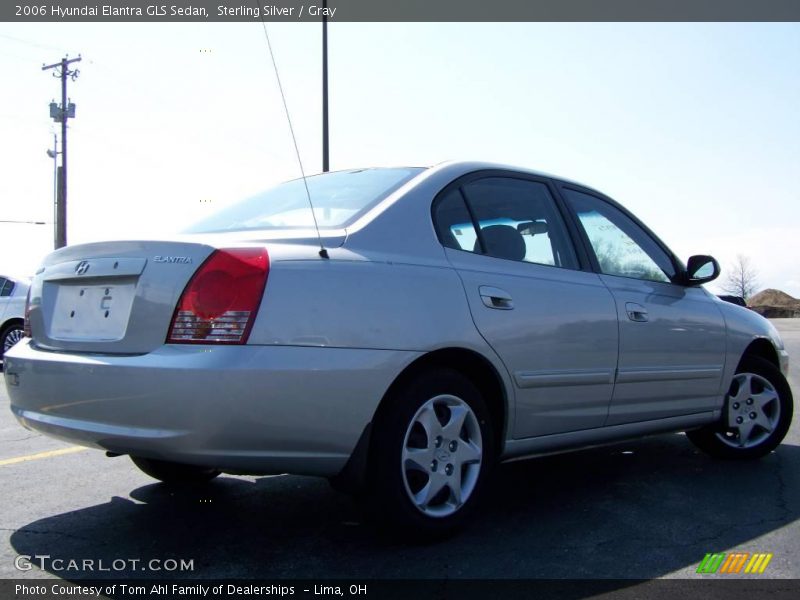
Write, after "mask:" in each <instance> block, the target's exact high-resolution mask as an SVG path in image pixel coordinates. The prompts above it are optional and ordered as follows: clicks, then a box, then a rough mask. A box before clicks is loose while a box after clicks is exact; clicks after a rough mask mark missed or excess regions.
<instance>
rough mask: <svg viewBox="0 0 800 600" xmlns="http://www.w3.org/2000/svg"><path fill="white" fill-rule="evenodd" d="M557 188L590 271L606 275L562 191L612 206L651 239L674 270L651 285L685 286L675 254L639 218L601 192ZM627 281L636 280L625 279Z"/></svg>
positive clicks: (573, 186) (565, 185)
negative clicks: (582, 195) (666, 277)
mask: <svg viewBox="0 0 800 600" xmlns="http://www.w3.org/2000/svg"><path fill="white" fill-rule="evenodd" d="M557 187H558V192H559V197H560V199H561V201H562V202H563V204H564V206H565V208H566V210H567V211H568V213H569V216H570V221H571V222H572V223H573V224H574V225H575V226H576V227H577V228H578V236H579V237H580V240H581V244H582V245H583V247H584V250H585V252H587V254H588V256H589V261H590V262H591V264H592V270H593V271H594V272H595V273H597V274H599V275H607V273H603V271H602V269H601V268H600V263H599V262H598V260H597V256H596V255H595V253H594V249H593V248H592V244H591V242H590V241H589V238H588V237H587V235H586V231H585V230H584V229H583V227H582V226H581V225H580V218H579V217H578V215H577V213H576V212H575V211H574V210H573V209H572V207H571V206H570V205H569V203H568V202H567V199H566V197H565V195H564V194H563V190H572V191H575V192H579V193H581V194H586V195H587V196H593V197H594V198H597V199H598V200H600V201H601V202H605V203H606V204H608V205H610V206H612V207H613V208H616V209H617V210H619V211H620V212H621V213H622V214H623V215H625V216H626V217H628V218H629V219H630V220H631V221H632V222H633V223H634V225H636V226H637V227H639V228H640V229H641V230H642V231H643V232H644V233H645V234H646V235H647V236H648V237H649V238H650V239H651V241H653V242H654V243H655V244H656V246H657V247H658V248H660V249H661V250H662V251H663V252H664V253H665V254H666V255H667V258H669V260H670V262H671V263H672V267H673V268H674V269H675V276H674V277H672V278H671V279H669V280H668V281H666V282H664V281H660V282H659V281H653V282H652V283H669V284H675V285H685V283H684V282H685V281H686V268H685V267H684V266H683V264H682V263H681V261H680V260H678V257H677V256H675V253H674V252H673V251H672V250H670V248H669V246H667V245H666V244H665V243H664V242H663V241H662V240H661V238H659V237H658V236H657V235H656V234H655V233H653V231H652V230H651V229H650V228H649V227H648V226H647V225H645V224H644V223H643V222H642V221H640V220H639V218H638V217H636V215H634V214H633V213H631V212H630V211H629V210H628V209H626V208H625V207H624V206H622V205H621V204H620V203H619V202H617V201H616V200H614V199H613V198H609V197H608V196H606V195H605V194H603V193H602V192H598V191H597V190H595V189H592V188H588V187H584V186H582V185H578V184H576V183H571V182H566V181H558V186H557ZM665 275H666V273H665ZM612 277H625V276H624V275H612ZM627 279H636V278H635V277H627ZM640 281H645V280H640ZM647 281H650V280H647Z"/></svg>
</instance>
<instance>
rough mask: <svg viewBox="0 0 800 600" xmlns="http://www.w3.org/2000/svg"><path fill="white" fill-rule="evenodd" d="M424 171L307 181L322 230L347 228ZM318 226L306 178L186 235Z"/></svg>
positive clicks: (370, 171)
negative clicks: (309, 199)
mask: <svg viewBox="0 0 800 600" xmlns="http://www.w3.org/2000/svg"><path fill="white" fill-rule="evenodd" d="M424 170H425V169H422V168H416V167H408V168H401V169H356V170H353V171H337V172H335V173H323V174H321V175H314V176H313V177H307V178H306V183H307V184H308V194H310V195H311V201H312V202H313V204H314V215H315V216H316V217H317V224H318V225H319V227H320V228H340V227H346V226H347V225H349V224H350V223H352V222H353V221H355V220H356V219H358V218H359V217H360V216H361V215H363V214H364V213H365V212H367V211H368V210H369V209H370V208H372V207H373V206H375V205H376V204H377V203H378V202H380V201H381V200H383V199H384V198H386V197H387V196H388V195H389V194H391V193H392V192H394V191H395V190H397V189H398V188H400V187H401V186H402V185H403V184H405V183H406V182H407V181H409V180H411V179H412V178H414V177H415V176H416V175H418V174H419V173H421V172H422V171H424ZM309 227H311V228H313V227H314V219H313V218H312V215H311V207H310V206H309V204H308V195H307V194H306V187H305V185H304V184H303V180H302V179H295V180H293V181H287V182H286V183H282V184H280V185H279V186H277V187H274V188H272V189H270V190H267V191H266V192H262V193H261V194H258V195H257V196H253V197H252V198H248V199H247V200H243V201H241V202H238V203H236V204H234V205H233V206H229V207H228V208H225V209H223V210H221V211H220V212H218V213H216V214H214V215H211V216H210V217H207V218H205V219H203V220H202V221H200V222H199V223H196V224H195V225H193V226H191V227H190V228H189V229H187V230H186V233H219V232H223V231H247V230H252V229H301V228H302V229H305V228H309Z"/></svg>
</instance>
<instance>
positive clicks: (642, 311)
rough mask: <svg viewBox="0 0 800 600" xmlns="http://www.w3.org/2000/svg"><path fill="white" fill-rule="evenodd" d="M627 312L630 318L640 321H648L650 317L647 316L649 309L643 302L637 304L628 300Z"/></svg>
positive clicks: (626, 304)
mask: <svg viewBox="0 0 800 600" xmlns="http://www.w3.org/2000/svg"><path fill="white" fill-rule="evenodd" d="M625 312H627V313H628V318H629V319H630V320H631V321H638V322H639V323H644V322H645V321H648V320H649V319H650V318H649V317H648V316H647V309H646V308H645V307H644V306H642V305H641V304H636V302H626V303H625Z"/></svg>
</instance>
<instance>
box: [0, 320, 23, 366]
mask: <svg viewBox="0 0 800 600" xmlns="http://www.w3.org/2000/svg"><path fill="white" fill-rule="evenodd" d="M23 337H25V334H24V333H23V329H22V323H18V322H12V323H9V324H8V325H6V326H5V327H4V328H3V331H2V333H0V359H2V358H3V357H4V356H5V354H6V352H7V351H8V350H11V347H12V346H13V345H14V344H16V343H17V342H18V341H20V340H21V339H22V338H23Z"/></svg>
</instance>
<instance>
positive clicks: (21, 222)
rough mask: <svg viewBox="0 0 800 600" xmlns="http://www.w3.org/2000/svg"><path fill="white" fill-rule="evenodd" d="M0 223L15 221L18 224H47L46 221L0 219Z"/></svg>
mask: <svg viewBox="0 0 800 600" xmlns="http://www.w3.org/2000/svg"><path fill="white" fill-rule="evenodd" d="M0 223H16V224H18V225H47V221H6V220H5V219H0Z"/></svg>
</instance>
